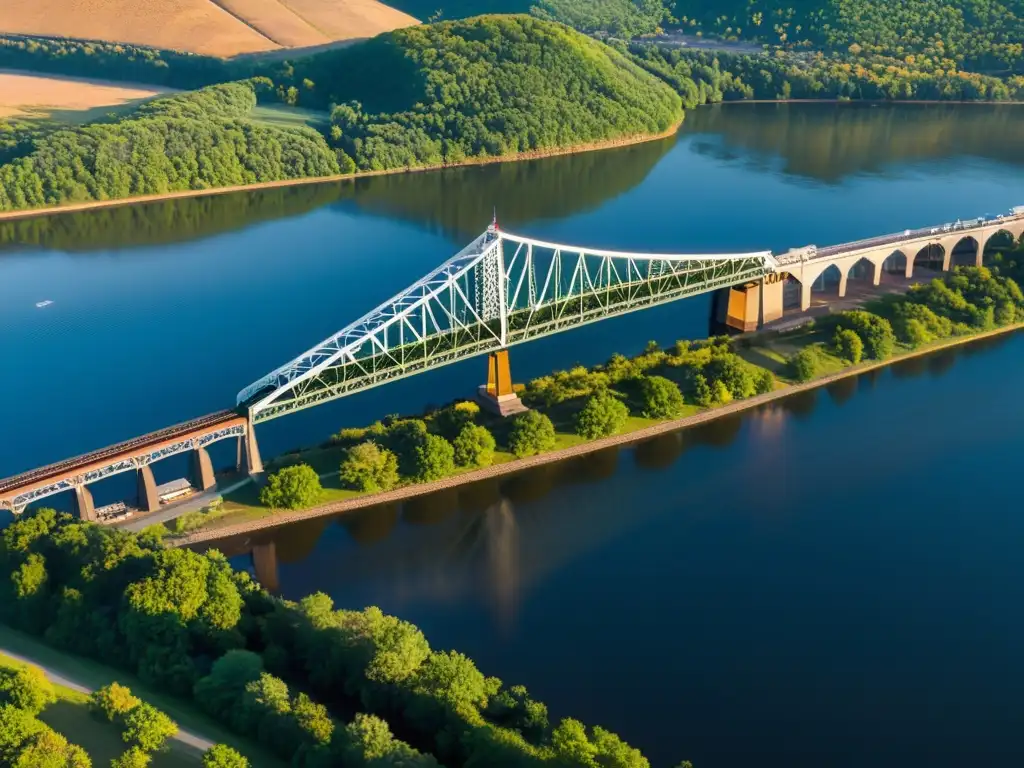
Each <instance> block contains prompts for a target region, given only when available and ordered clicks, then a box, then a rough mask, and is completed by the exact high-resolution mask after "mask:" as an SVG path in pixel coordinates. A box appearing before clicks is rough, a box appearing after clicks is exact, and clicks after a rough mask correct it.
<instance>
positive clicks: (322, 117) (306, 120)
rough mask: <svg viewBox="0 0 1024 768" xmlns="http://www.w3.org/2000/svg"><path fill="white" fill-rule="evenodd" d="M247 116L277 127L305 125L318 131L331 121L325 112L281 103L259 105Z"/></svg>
mask: <svg viewBox="0 0 1024 768" xmlns="http://www.w3.org/2000/svg"><path fill="white" fill-rule="evenodd" d="M249 117H250V119H252V120H255V121H256V122H258V123H265V124H266V125H275V126H277V127H278V128H296V127H299V126H304V125H306V126H309V127H310V128H315V129H316V130H318V131H319V130H323V129H324V128H325V127H327V126H328V125H330V122H331V116H330V115H329V114H327V113H326V112H316V111H314V110H312V109H300V108H299V107H287V106H284V105H283V104H275V105H273V106H266V105H259V106H257V107H256V108H255V109H254V110H253V111H252V112H250V113H249Z"/></svg>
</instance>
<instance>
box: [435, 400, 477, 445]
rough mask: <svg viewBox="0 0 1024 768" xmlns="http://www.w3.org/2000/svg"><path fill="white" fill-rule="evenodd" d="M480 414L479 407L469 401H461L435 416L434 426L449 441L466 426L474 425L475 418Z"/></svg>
mask: <svg viewBox="0 0 1024 768" xmlns="http://www.w3.org/2000/svg"><path fill="white" fill-rule="evenodd" d="M479 413H480V406H479V405H477V404H476V403H474V402H473V401H471V400H463V401H461V402H458V403H452V404H451V405H449V406H448V407H447V408H445V409H443V410H442V411H440V412H439V413H438V414H437V417H436V422H435V423H436V424H437V429H438V431H440V433H441V434H442V435H443V436H444V437H445V438H447V439H449V440H454V439H455V437H456V436H457V435H458V434H459V433H460V432H461V431H462V430H463V428H464V427H465V426H466V425H467V424H474V423H476V417H477V416H478V415H479Z"/></svg>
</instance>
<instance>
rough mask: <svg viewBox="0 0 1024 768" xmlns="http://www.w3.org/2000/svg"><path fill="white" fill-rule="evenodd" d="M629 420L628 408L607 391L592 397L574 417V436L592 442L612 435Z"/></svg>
mask: <svg viewBox="0 0 1024 768" xmlns="http://www.w3.org/2000/svg"><path fill="white" fill-rule="evenodd" d="M628 418H629V408H627V407H626V404H625V403H623V402H622V401H621V400H619V399H618V398H617V397H615V395H613V394H612V393H611V392H609V391H608V390H603V391H601V392H598V393H597V394H596V395H592V396H591V397H590V398H589V399H588V400H587V402H586V403H585V404H584V405H583V408H581V409H580V412H579V413H578V414H577V415H576V434H578V435H580V436H581V437H585V438H587V439H588V440H593V439H595V438H598V437H607V436H608V435H614V434H615V433H616V432H618V431H619V430H620V429H622V427H623V426H624V425H625V423H626V420H627V419H628Z"/></svg>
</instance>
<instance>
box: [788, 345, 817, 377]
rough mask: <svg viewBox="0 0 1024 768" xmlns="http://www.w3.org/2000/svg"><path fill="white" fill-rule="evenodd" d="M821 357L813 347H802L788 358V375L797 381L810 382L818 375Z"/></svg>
mask: <svg viewBox="0 0 1024 768" xmlns="http://www.w3.org/2000/svg"><path fill="white" fill-rule="evenodd" d="M820 366H821V357H820V356H819V355H818V350H817V349H816V348H814V347H804V348H803V349H801V350H800V351H799V352H797V353H796V354H794V355H793V356H792V357H790V358H789V371H790V375H791V376H792V377H793V378H794V379H796V380H797V381H810V380H811V379H813V378H814V377H815V376H817V375H818V369H819V367H820Z"/></svg>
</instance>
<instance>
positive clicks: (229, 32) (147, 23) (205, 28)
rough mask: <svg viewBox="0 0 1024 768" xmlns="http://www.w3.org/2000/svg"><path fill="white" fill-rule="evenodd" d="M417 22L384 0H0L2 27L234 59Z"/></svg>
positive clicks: (326, 42)
mask: <svg viewBox="0 0 1024 768" xmlns="http://www.w3.org/2000/svg"><path fill="white" fill-rule="evenodd" d="M416 23H418V22H417V21H416V19H414V18H413V17H412V16H409V15H407V14H404V13H402V12H400V11H397V10H395V9H394V8H391V7H390V6H387V5H384V4H383V3H381V2H378V0H0V32H10V33H14V34H21V35H41V36H45V37H73V38H79V39H85V40H104V41H111V42H119V43H134V44H137V45H146V46H151V47H154V48H170V49H174V50H181V51H191V52H193V53H202V54H206V55H208V56H224V57H229V56H235V55H238V54H242V53H258V52H261V51H273V50H278V49H282V48H299V47H302V48H304V47H312V46H320V45H326V44H328V43H331V42H335V41H339V40H351V39H357V38H364V37H372V36H374V35H377V34H380V33H381V32H387V31H389V30H392V29H395V28H397V27H407V26H410V25H412V24H416Z"/></svg>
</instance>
